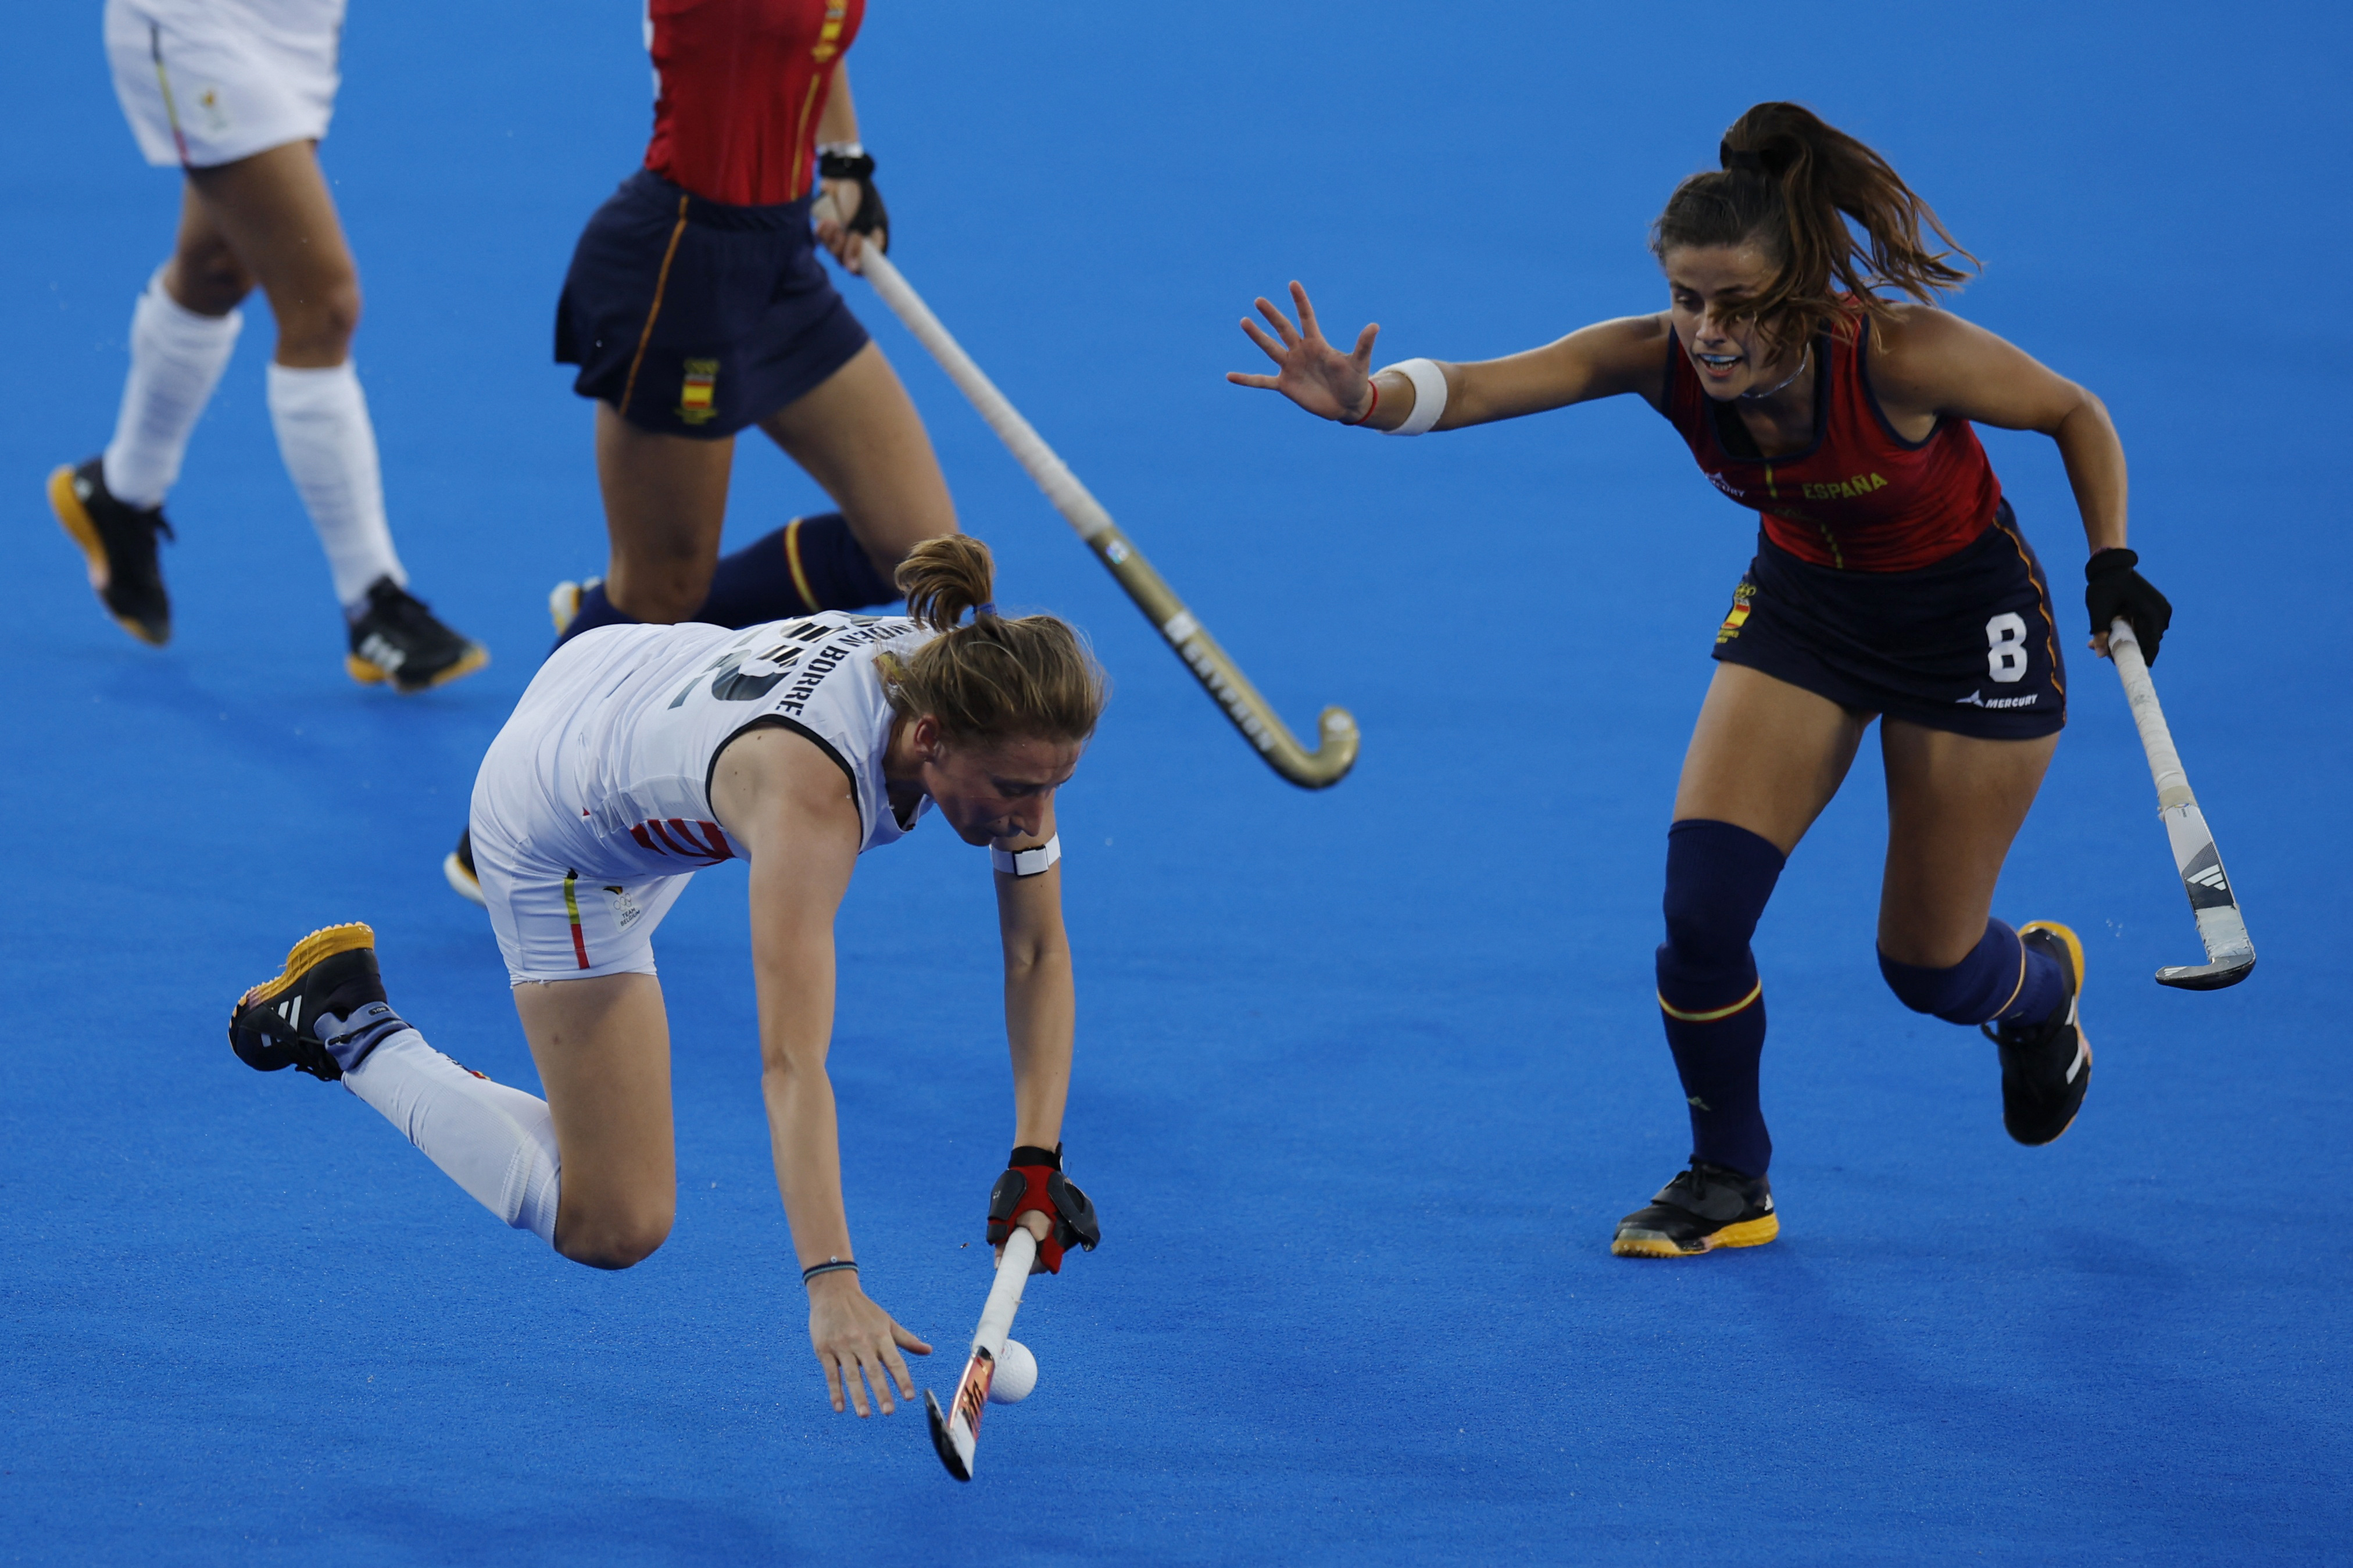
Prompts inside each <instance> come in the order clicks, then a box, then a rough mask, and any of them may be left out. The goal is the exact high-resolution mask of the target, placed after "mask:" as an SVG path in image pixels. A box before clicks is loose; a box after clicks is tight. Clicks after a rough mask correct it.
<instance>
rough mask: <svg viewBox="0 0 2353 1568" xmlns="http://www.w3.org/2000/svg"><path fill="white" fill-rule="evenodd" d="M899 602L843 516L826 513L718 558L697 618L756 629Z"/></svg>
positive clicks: (790, 524) (795, 521)
mask: <svg viewBox="0 0 2353 1568" xmlns="http://www.w3.org/2000/svg"><path fill="white" fill-rule="evenodd" d="M898 596H899V590H898V588H897V587H896V586H894V585H893V584H890V583H887V582H885V581H884V580H883V578H882V575H881V573H879V572H877V571H875V570H874V563H873V562H872V561H871V560H869V559H868V558H867V554H866V547H865V546H864V545H862V544H860V543H859V542H858V541H857V539H856V538H854V537H853V536H852V535H851V534H850V531H849V523H848V522H847V521H844V520H843V518H842V515H841V514H840V513H839V512H838V511H828V512H823V513H820V514H819V515H818V516H816V517H797V518H795V519H793V521H790V522H788V523H786V524H785V526H784V527H782V528H780V529H778V530H776V531H775V532H774V533H769V534H764V535H762V536H761V537H760V538H759V539H756V540H754V541H753V542H751V543H750V544H747V545H745V546H744V548H743V549H741V550H738V551H737V552H734V553H733V555H723V556H722V557H720V560H719V569H718V570H717V571H715V572H713V573H712V574H711V592H710V593H709V594H708V595H705V596H704V598H703V601H702V608H701V609H699V610H697V611H695V612H694V618H695V619H696V620H698V621H707V622H709V623H710V624H711V625H712V626H758V625H759V624H760V623H761V622H762V621H776V620H782V619H784V618H785V617H786V616H806V615H808V614H810V613H811V612H813V611H816V610H862V609H865V608H866V607H867V606H869V605H887V604H889V603H890V602H891V601H892V600H893V599H895V598H897V597H898Z"/></svg>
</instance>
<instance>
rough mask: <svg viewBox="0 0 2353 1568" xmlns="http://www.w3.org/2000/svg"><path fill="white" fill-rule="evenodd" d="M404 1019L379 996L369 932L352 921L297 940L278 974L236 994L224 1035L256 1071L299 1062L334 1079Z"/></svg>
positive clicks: (318, 1074) (395, 1030)
mask: <svg viewBox="0 0 2353 1568" xmlns="http://www.w3.org/2000/svg"><path fill="white" fill-rule="evenodd" d="M406 1027H407V1025H406V1024H404V1023H403V1022H402V1021H401V1019H400V1016H399V1015H398V1014H396V1013H395V1012H394V1011H393V1010H392V1007H391V1005H390V1004H388V1003H387V1002H385V996H384V981H383V980H382V979H381V978H379V977H378V975H377V973H376V967H375V932H374V931H370V930H369V929H368V928H367V927H366V926H364V925H361V924H359V923H357V922H353V924H350V925H340V926H328V927H327V928H326V929H324V930H323V931H312V932H311V934H310V935H309V936H306V937H304V938H303V939H302V940H301V942H296V943H295V944H294V951H293V952H290V953H288V954H287V955H286V967H285V969H284V970H283V971H282V972H280V974H279V976H278V978H277V979H275V980H270V981H265V982H264V983H263V984H259V985H257V986H255V987H254V988H253V989H252V990H250V991H248V992H247V993H246V994H244V995H243V996H241V997H239V998H238V999H237V1006H236V1007H235V1008H233V1009H232V1010H231V1011H230V1013H229V1016H228V1043H229V1048H230V1049H232V1050H234V1051H235V1052H237V1057H238V1058H239V1059H240V1060H242V1061H243V1062H244V1063H245V1065H246V1066H248V1067H249V1068H253V1069H254V1070H255V1071H256V1072H278V1071H280V1070H282V1069H283V1068H301V1069H302V1070H303V1071H304V1072H306V1073H309V1074H310V1075H311V1077H312V1078H317V1079H326V1080H327V1081H328V1082H330V1083H332V1082H333V1081H334V1080H335V1079H339V1078H341V1077H343V1074H345V1073H346V1072H349V1071H350V1070H351V1069H352V1068H355V1067H357V1066H359V1065H360V1063H361V1062H363V1061H364V1060H366V1059H367V1054H368V1053H369V1052H370V1051H372V1050H374V1049H375V1047H376V1045H377V1044H378V1042H380V1041H382V1040H383V1039H384V1038H385V1037H386V1036H388V1035H393V1034H396V1033H398V1032H399V1031H400V1030H402V1029H405V1028H406Z"/></svg>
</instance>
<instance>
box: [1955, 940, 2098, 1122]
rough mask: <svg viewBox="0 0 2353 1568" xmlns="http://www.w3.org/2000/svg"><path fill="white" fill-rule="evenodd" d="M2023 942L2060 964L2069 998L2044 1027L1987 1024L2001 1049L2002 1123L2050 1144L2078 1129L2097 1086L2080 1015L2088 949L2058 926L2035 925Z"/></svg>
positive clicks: (1994, 1040)
mask: <svg viewBox="0 0 2353 1568" xmlns="http://www.w3.org/2000/svg"><path fill="white" fill-rule="evenodd" d="M2018 940H2019V941H2021V942H2024V943H2025V944H2026V945H2027V946H2029V947H2031V948H2033V949H2034V950H2035V951H2036V952H2042V953H2043V954H2045V955H2047V956H2049V957H2051V958H2052V959H2055V960H2056V961H2057V962H2058V964H2059V969H2060V973H2063V974H2064V975H2065V976H2066V980H2067V993H2066V996H2065V998H2064V999H2063V1001H2062V1002H2061V1003H2060V1005H2058V1006H2057V1007H2055V1008H2053V1009H2052V1014H2051V1016H2049V1017H2048V1018H2045V1019H2044V1020H2042V1022H2041V1023H2039V1024H2018V1023H2004V1024H2002V1025H2001V1026H1999V1027H1996V1026H1993V1025H1990V1024H1988V1025H1981V1026H1979V1027H1981V1028H1982V1029H1983V1030H1984V1032H1985V1037H1986V1038H1988V1039H1989V1040H1991V1041H1992V1042H1993V1043H1994V1044H1995V1045H1997V1046H1999V1047H2001V1124H2002V1125H2003V1126H2004V1127H2006V1128H2008V1129H2009V1130H2010V1136H2011V1137H2012V1138H2015V1139H2017V1140H2018V1141H2019V1142H2021V1143H2026V1144H2036V1143H2048V1142H2051V1141H2052V1139H2054V1138H2056V1137H2058V1136H2059V1134H2061V1133H2062V1132H2064V1131H2067V1129H2068V1128H2069V1127H2071V1126H2073V1124H2074V1121H2075V1112H2076V1111H2078V1110H2082V1109H2083V1105H2084V1090H2085V1089H2089V1088H2091V1087H2092V1045H2091V1042H2090V1041H2089V1040H2086V1039H2085V1038H2084V1026H2083V1024H2082V1022H2081V1020H2079V1019H2078V1018H2077V1016H2076V1004H2077V1003H2079V1002H2080V1001H2081V1000H2082V999H2083V991H2084V944H2083V943H2082V942H2078V941H2077V940H2075V933H2074V932H2073V931H2069V930H2068V929H2067V928H2066V927H2065V926H2063V925H2061V924H2060V923H2059V922H2058V921H2031V922H2029V923H2028V924H2026V925H2023V926H2021V927H2019V929H2018Z"/></svg>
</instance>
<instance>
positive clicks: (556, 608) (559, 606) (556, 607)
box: [547, 577, 605, 637]
mask: <svg viewBox="0 0 2353 1568" xmlns="http://www.w3.org/2000/svg"><path fill="white" fill-rule="evenodd" d="M604 580H605V579H603V578H602V577H583V578H582V579H581V580H580V581H579V582H577V583H573V582H564V583H558V584H556V585H555V586H554V588H551V589H550V590H548V595H547V618H548V619H549V620H551V621H554V623H555V635H556V636H557V637H562V636H563V635H564V634H565V632H567V631H569V630H571V629H572V623H573V622H575V621H576V620H578V619H579V618H580V601H581V600H583V599H585V598H586V597H587V596H588V592H589V590H590V589H592V588H594V587H596V584H599V583H602V582H603V581H604Z"/></svg>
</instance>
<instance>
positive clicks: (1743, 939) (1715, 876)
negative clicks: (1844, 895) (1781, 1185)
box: [1659, 821, 1783, 1176]
mask: <svg viewBox="0 0 2353 1568" xmlns="http://www.w3.org/2000/svg"><path fill="white" fill-rule="evenodd" d="M1782 864H1783V857H1782V854H1781V852H1780V851H1779V850H1778V849H1776V848H1775V847H1773V846H1772V845H1771V844H1770V843H1769V842H1767V840H1765V839H1763V838H1760V837H1757V835H1756V834H1754V833H1751V832H1749V831H1748V830H1747V829H1746V828H1745V827H1735V826H1732V824H1730V823H1728V822H1705V821H1691V822H1678V823H1676V824H1675V825H1674V826H1672V827H1671V828H1669V829H1668V830H1667V896H1666V916H1667V940H1666V941H1665V942H1663V943H1662V944H1661V946H1660V948H1659V1010H1660V1013H1661V1015H1662V1017H1663V1018H1664V1019H1665V1022H1666V1028H1667V1047H1668V1048H1669V1049H1670V1050H1672V1051H1673V1052H1674V1054H1675V1071H1676V1072H1677V1073H1678V1074H1680V1075H1681V1076H1682V1078H1683V1098H1684V1099H1685V1100H1688V1101H1690V1103H1691V1125H1692V1154H1693V1156H1694V1158H1696V1159H1701V1160H1705V1161H1706V1162H1708V1163H1710V1164H1713V1165H1723V1166H1725V1167H1727V1168H1729V1169H1731V1170H1735V1171H1737V1172H1739V1173H1741V1174H1743V1175H1745V1176H1761V1175H1763V1174H1764V1173H1765V1168H1766V1166H1767V1165H1769V1164H1771V1163H1772V1161H1773V1139H1772V1137H1771V1135H1770V1134H1769V1133H1767V1131H1765V1111H1764V1109H1763V1107H1762V1106H1761V1105H1760V1104H1759V1103H1758V1100H1757V1062H1758V1059H1759V1058H1761V1057H1762V1056H1763V1055H1764V1052H1765V993H1764V987H1763V985H1762V984H1760V983H1759V982H1758V980H1757V960H1756V958H1755V956H1754V955H1753V954H1752V953H1751V952H1749V948H1748V939H1749V937H1750V935H1751V934H1752V933H1754V932H1755V931H1756V930H1757V917H1758V916H1759V915H1762V914H1763V913H1764V912H1765V902H1766V900H1767V899H1770V898H1771V897H1772V896H1773V884H1774V883H1775V882H1776V881H1778V880H1779V879H1780V876H1781V867H1782Z"/></svg>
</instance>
